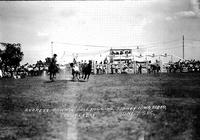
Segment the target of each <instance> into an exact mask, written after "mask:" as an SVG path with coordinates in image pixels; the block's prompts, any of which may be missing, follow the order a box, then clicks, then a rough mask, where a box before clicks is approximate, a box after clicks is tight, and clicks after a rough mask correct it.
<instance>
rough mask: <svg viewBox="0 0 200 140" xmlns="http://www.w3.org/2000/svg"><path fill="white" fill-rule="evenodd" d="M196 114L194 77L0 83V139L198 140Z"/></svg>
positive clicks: (197, 77)
mask: <svg viewBox="0 0 200 140" xmlns="http://www.w3.org/2000/svg"><path fill="white" fill-rule="evenodd" d="M60 77H62V76H60ZM199 109H200V74H194V73H184V74H181V73H177V74H159V75H146V74H144V75H128V74H121V75H120V74H119V75H111V74H108V75H92V76H91V78H90V79H89V81H88V82H83V81H80V82H73V81H71V80H69V79H66V78H58V79H57V80H56V81H55V82H49V81H48V79H47V78H46V77H27V78H25V79H18V80H14V79H0V110H1V114H0V139H2V140H15V139H17V140H18V139H19V140H32V139H33V140H52V139H58V140H66V139H68V140H144V139H145V140H198V139H200V134H199V133H198V130H199V127H200V121H199V118H200V110H199Z"/></svg>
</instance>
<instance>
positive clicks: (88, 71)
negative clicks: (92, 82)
mask: <svg viewBox="0 0 200 140" xmlns="http://www.w3.org/2000/svg"><path fill="white" fill-rule="evenodd" d="M91 72H92V61H91V60H90V61H89V63H88V64H86V65H85V66H84V67H83V68H82V73H83V74H84V80H85V79H86V78H87V80H88V79H89V77H90V74H91Z"/></svg>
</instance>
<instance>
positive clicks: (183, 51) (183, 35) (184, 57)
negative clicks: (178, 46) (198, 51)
mask: <svg viewBox="0 0 200 140" xmlns="http://www.w3.org/2000/svg"><path fill="white" fill-rule="evenodd" d="M184 58H185V57H184V35H183V60H184Z"/></svg>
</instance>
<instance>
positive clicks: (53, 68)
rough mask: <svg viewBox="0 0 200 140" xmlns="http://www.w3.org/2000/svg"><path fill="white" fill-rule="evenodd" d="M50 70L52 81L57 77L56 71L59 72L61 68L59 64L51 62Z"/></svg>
mask: <svg viewBox="0 0 200 140" xmlns="http://www.w3.org/2000/svg"><path fill="white" fill-rule="evenodd" d="M48 71H49V73H50V74H49V76H50V77H49V79H50V80H51V81H53V80H54V78H56V73H58V71H59V69H58V66H57V65H56V64H55V63H52V62H51V63H50V65H49V67H48Z"/></svg>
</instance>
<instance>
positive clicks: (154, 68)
mask: <svg viewBox="0 0 200 140" xmlns="http://www.w3.org/2000/svg"><path fill="white" fill-rule="evenodd" d="M150 68H151V72H152V73H154V74H155V73H159V72H160V65H158V64H151V65H150Z"/></svg>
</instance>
